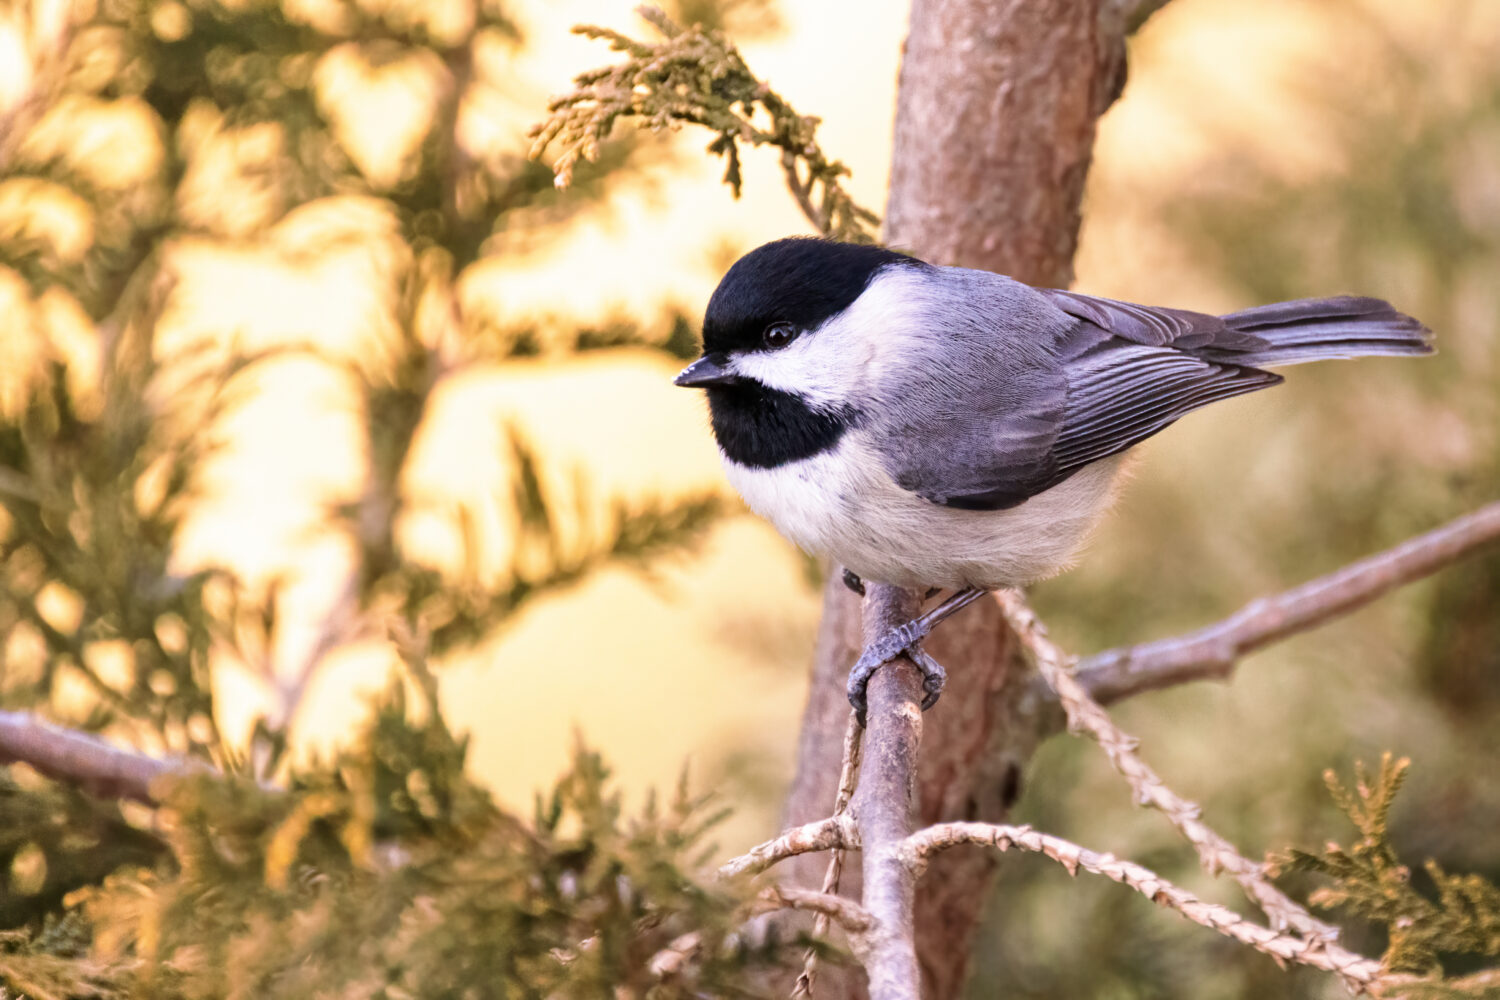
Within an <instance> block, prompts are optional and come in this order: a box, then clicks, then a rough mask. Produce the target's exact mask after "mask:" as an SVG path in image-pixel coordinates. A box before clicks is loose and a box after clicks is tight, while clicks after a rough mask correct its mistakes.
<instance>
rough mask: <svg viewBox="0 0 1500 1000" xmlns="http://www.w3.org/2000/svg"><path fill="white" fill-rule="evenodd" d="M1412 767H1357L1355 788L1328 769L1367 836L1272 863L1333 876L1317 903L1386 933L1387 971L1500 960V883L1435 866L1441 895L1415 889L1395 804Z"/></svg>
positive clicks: (1339, 797)
mask: <svg viewBox="0 0 1500 1000" xmlns="http://www.w3.org/2000/svg"><path fill="white" fill-rule="evenodd" d="M1410 766H1411V761H1409V760H1407V759H1405V758H1402V759H1401V760H1393V759H1392V757H1391V755H1390V754H1386V755H1385V756H1384V757H1382V758H1381V761H1380V770H1379V771H1377V772H1376V773H1375V774H1373V775H1372V774H1370V773H1368V771H1367V770H1366V769H1365V766H1364V764H1363V763H1356V765H1355V771H1354V773H1355V782H1354V787H1353V788H1348V787H1346V786H1345V785H1344V783H1343V782H1342V781H1341V780H1339V777H1338V775H1337V774H1335V773H1334V772H1333V771H1329V772H1327V773H1326V774H1325V775H1324V776H1323V779H1324V781H1325V782H1326V783H1327V785H1328V791H1329V793H1330V794H1331V795H1332V796H1333V800H1334V801H1335V802H1336V803H1337V804H1338V807H1339V809H1341V810H1342V811H1343V812H1344V815H1346V816H1348V817H1349V819H1350V821H1351V822H1352V823H1353V824H1354V826H1355V828H1356V829H1357V830H1358V831H1359V835H1360V839H1359V840H1357V841H1355V842H1354V843H1353V844H1352V845H1351V846H1350V847H1347V848H1345V847H1340V846H1339V845H1338V844H1337V843H1333V842H1330V843H1329V844H1328V845H1327V846H1326V847H1324V848H1323V849H1322V850H1321V851H1317V852H1308V851H1301V850H1296V849H1293V850H1290V851H1287V852H1286V853H1284V854H1282V855H1280V856H1279V857H1276V858H1273V859H1272V866H1273V869H1274V870H1276V871H1278V872H1288V871H1304V872H1312V873H1314V874H1316V875H1321V876H1324V877H1326V878H1328V879H1331V880H1332V881H1333V883H1334V884H1333V885H1331V886H1325V887H1323V888H1320V889H1318V890H1317V891H1315V892H1314V893H1313V894H1312V896H1311V897H1310V899H1311V902H1312V903H1313V904H1314V905H1315V906H1318V907H1321V908H1324V909H1329V910H1343V911H1347V912H1348V913H1350V914H1353V915H1354V916H1357V917H1359V918H1361V919H1363V920H1366V921H1369V922H1371V923H1374V924H1377V925H1378V926H1380V927H1381V928H1382V929H1384V931H1385V933H1386V937H1387V940H1388V941H1389V943H1388V944H1387V946H1386V949H1385V955H1384V956H1383V958H1382V961H1383V963H1384V965H1385V967H1386V968H1387V969H1389V970H1391V971H1392V972H1413V973H1418V974H1435V975H1441V973H1442V966H1441V964H1440V961H1439V957H1440V956H1441V955H1442V954H1443V953H1456V954H1472V955H1480V956H1486V957H1490V958H1494V957H1495V956H1497V955H1500V886H1496V885H1495V884H1494V883H1492V882H1488V881H1486V880H1485V879H1482V878H1480V877H1479V876H1477V875H1449V874H1448V873H1446V872H1444V871H1443V869H1442V868H1441V867H1440V866H1439V865H1438V864H1437V863H1436V862H1433V861H1428V862H1427V865H1426V869H1425V870H1426V874H1427V877H1428V878H1429V879H1430V880H1431V882H1432V886H1433V891H1434V895H1435V897H1436V898H1429V897H1428V896H1426V895H1424V894H1423V893H1422V892H1420V891H1419V890H1418V889H1417V887H1416V886H1415V885H1414V884H1413V880H1412V872H1411V869H1410V868H1408V867H1407V866H1406V865H1404V864H1402V863H1401V861H1400V859H1399V858H1398V857H1397V855H1396V849H1395V848H1394V847H1392V846H1391V843H1390V814H1391V802H1392V800H1393V799H1394V798H1395V797H1396V793H1397V792H1398V791H1400V790H1401V783H1402V781H1403V780H1404V779H1405V778H1406V772H1407V769H1408V768H1409V767H1410Z"/></svg>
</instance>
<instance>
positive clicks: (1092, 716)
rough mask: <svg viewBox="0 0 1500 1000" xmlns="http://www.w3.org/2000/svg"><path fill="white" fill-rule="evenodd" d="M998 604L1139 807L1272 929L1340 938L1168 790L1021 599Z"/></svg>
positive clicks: (1003, 598)
mask: <svg viewBox="0 0 1500 1000" xmlns="http://www.w3.org/2000/svg"><path fill="white" fill-rule="evenodd" d="M995 600H996V602H997V603H998V604H999V605H1000V608H1001V610H1002V611H1003V612H1004V614H1005V617H1006V620H1007V621H1008V622H1010V627H1011V628H1012V629H1014V630H1015V632H1016V635H1017V636H1018V637H1019V638H1020V640H1021V642H1022V644H1023V645H1024V646H1025V647H1026V648H1027V649H1028V650H1029V651H1030V653H1031V655H1032V658H1033V660H1035V662H1036V668H1037V671H1038V672H1039V673H1040V674H1041V675H1042V676H1043V677H1044V678H1045V679H1046V681H1047V683H1049V684H1051V685H1052V689H1053V690H1054V691H1056V692H1057V697H1058V700H1059V701H1060V702H1062V706H1063V709H1064V711H1066V712H1067V715H1068V727H1069V728H1070V729H1072V730H1074V731H1081V732H1085V733H1088V735H1089V736H1091V737H1093V738H1094V740H1095V741H1096V742H1098V744H1099V746H1100V747H1101V748H1102V749H1103V750H1104V753H1105V755H1106V756H1107V757H1109V762H1110V763H1111V764H1113V765H1114V768H1115V770H1116V771H1119V772H1120V774H1121V775H1122V776H1123V777H1124V778H1125V780H1126V781H1127V782H1129V784H1130V788H1131V791H1133V792H1134V793H1135V800H1136V802H1137V803H1138V804H1139V805H1143V806H1149V807H1151V808H1153V809H1157V810H1160V811H1161V812H1162V813H1164V814H1165V815H1166V817H1167V819H1168V820H1170V821H1171V823H1172V825H1173V826H1175V827H1176V828H1177V830H1178V832H1180V833H1181V834H1182V835H1183V837H1184V838H1186V839H1187V841H1188V843H1190V844H1192V845H1193V847H1194V848H1195V849H1196V850H1197V852H1198V858H1199V860H1200V861H1201V862H1202V864H1203V868H1204V870H1205V871H1207V872H1209V873H1210V874H1214V875H1217V874H1218V873H1219V872H1221V871H1225V872H1228V873H1229V874H1230V876H1231V877H1232V878H1233V879H1234V880H1235V881H1236V882H1238V883H1239V884H1240V887H1241V888H1242V889H1244V890H1245V895H1247V896H1249V897H1250V899H1252V900H1253V901H1254V902H1255V904H1256V905H1257V906H1259V907H1260V908H1261V909H1262V910H1263V911H1264V912H1265V914H1266V916H1268V917H1269V918H1270V919H1271V925H1272V926H1273V927H1276V928H1282V927H1290V928H1292V929H1293V930H1295V931H1297V932H1298V933H1300V934H1304V935H1307V936H1308V937H1310V938H1315V939H1320V940H1324V941H1334V940H1336V939H1337V938H1338V929H1337V928H1336V927H1333V926H1331V925H1329V924H1326V923H1324V922H1322V921H1321V920H1317V919H1315V918H1314V917H1313V916H1312V915H1311V914H1310V913H1308V912H1307V910H1305V909H1304V908H1302V907H1301V906H1299V905H1298V904H1297V903H1296V902H1294V901H1293V900H1292V899H1290V898H1289V897H1288V896H1287V895H1286V894H1285V893H1283V892H1282V891H1281V890H1280V889H1278V888H1276V887H1275V886H1274V885H1272V884H1271V880H1270V878H1269V877H1268V876H1267V875H1266V870H1265V866H1264V865H1261V864H1257V863H1256V862H1254V861H1251V860H1250V859H1249V858H1247V857H1245V856H1244V855H1242V854H1240V852H1239V851H1237V850H1236V849H1235V848H1234V845H1233V844H1231V843H1229V841H1227V840H1225V839H1224V838H1223V837H1221V836H1220V835H1219V834H1218V832H1216V831H1215V830H1214V829H1213V828H1212V827H1210V826H1209V825H1208V824H1207V823H1205V822H1203V819H1202V810H1201V809H1200V808H1199V807H1198V806H1197V804H1195V803H1193V802H1189V801H1188V800H1187V799H1184V798H1183V797H1182V796H1180V795H1178V794H1177V793H1176V792H1174V791H1172V789H1170V788H1168V787H1167V784H1166V782H1164V781H1162V780H1161V777H1160V776H1159V775H1158V774H1157V773H1156V772H1155V771H1153V770H1152V769H1151V768H1150V766H1149V765H1147V764H1146V762H1145V761H1143V760H1142V759H1141V757H1140V755H1139V754H1138V753H1137V752H1136V748H1137V747H1138V746H1139V743H1138V741H1137V740H1136V739H1135V738H1134V737H1132V736H1129V735H1127V734H1126V733H1124V732H1122V731H1121V730H1120V728H1119V727H1118V726H1116V725H1115V724H1114V722H1113V720H1111V719H1110V717H1109V713H1107V712H1105V711H1104V709H1103V708H1101V707H1100V706H1099V703H1098V702H1096V701H1094V699H1093V698H1091V697H1090V696H1089V693H1088V691H1087V690H1085V689H1084V687H1083V685H1082V684H1081V683H1079V681H1078V678H1076V677H1075V676H1074V675H1073V672H1072V671H1071V670H1069V669H1068V662H1069V658H1068V657H1067V656H1066V654H1064V653H1063V652H1062V650H1060V649H1058V648H1057V646H1056V645H1055V644H1054V643H1053V642H1052V640H1051V639H1049V638H1047V633H1046V630H1045V629H1044V628H1043V626H1042V623H1041V622H1040V621H1038V620H1037V617H1036V615H1035V614H1034V613H1033V612H1032V610H1031V608H1029V607H1028V606H1027V605H1026V602H1025V600H1024V599H1023V598H1022V597H1021V595H1020V594H1018V593H1017V592H1015V591H1013V590H1004V591H997V592H996V593H995Z"/></svg>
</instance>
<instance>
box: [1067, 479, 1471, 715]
mask: <svg viewBox="0 0 1500 1000" xmlns="http://www.w3.org/2000/svg"><path fill="white" fill-rule="evenodd" d="M1496 540H1500V503H1492V504H1489V505H1488V506H1485V507H1481V508H1480V509H1479V510H1476V511H1474V512H1473V513H1471V514H1465V515H1464V516H1463V517H1460V518H1457V519H1455V520H1453V521H1449V522H1448V523H1447V524H1445V525H1443V526H1442V527H1441V528H1436V529H1434V530H1432V531H1429V532H1427V533H1426V534H1422V535H1418V536H1417V537H1415V538H1412V539H1410V540H1408V541H1405V542H1402V543H1401V544H1400V545H1397V546H1396V547H1395V548H1393V549H1387V550H1386V551H1385V552H1382V553H1380V554H1379V555H1374V556H1370V557H1369V558H1368V559H1362V560H1360V561H1359V562H1356V563H1351V564H1350V565H1348V566H1345V567H1344V568H1343V569H1340V570H1336V571H1335V572H1333V573H1330V574H1328V575H1327V576H1323V577H1319V578H1318V579H1316V580H1312V581H1310V582H1308V583H1304V584H1302V585H1301V586H1300V587H1294V588H1292V589H1291V590H1288V591H1285V592H1284V593H1281V594H1277V595H1275V596H1273V597H1263V598H1261V599H1259V600H1256V601H1251V602H1250V603H1249V604H1247V605H1245V606H1244V607H1243V608H1241V609H1240V610H1239V611H1236V612H1235V613H1234V614H1232V615H1230V616H1229V617H1228V618H1226V619H1224V620H1223V621H1221V622H1216V623H1215V624H1213V625H1209V626H1206V627H1204V628H1201V629H1198V630H1197V631H1195V632H1189V633H1188V634H1186V635H1182V636H1176V637H1174V638H1171V639H1161V640H1158V641H1156V642H1147V643H1142V644H1140V645H1137V646H1128V647H1125V648H1123V649H1112V650H1109V651H1108V652H1104V653H1099V654H1097V655H1095V656H1090V657H1088V658H1087V659H1085V660H1083V661H1082V662H1081V663H1080V664H1079V665H1078V670H1077V678H1078V681H1079V682H1080V683H1081V684H1082V685H1083V686H1084V687H1085V688H1086V689H1087V690H1088V693H1089V694H1090V695H1091V696H1093V697H1094V698H1095V699H1097V700H1098V701H1100V702H1102V703H1104V704H1109V703H1110V702H1114V701H1119V700H1121V699H1122V698H1128V697H1130V696H1131V695H1134V694H1139V693H1141V692H1142V691H1150V690H1153V689H1155V688H1162V687H1170V686H1172V685H1174V684H1182V683H1184V682H1186V681H1193V680H1202V679H1207V678H1218V679H1223V678H1226V677H1228V676H1229V674H1230V672H1231V671H1232V670H1233V669H1234V664H1235V661H1236V660H1238V659H1239V658H1240V657H1242V656H1244V655H1246V654H1247V653H1251V652H1254V651H1255V650H1257V649H1260V648H1261V647H1263V646H1267V645H1269V644H1271V643H1273V642H1276V641H1278V640H1280V639H1285V638H1286V637H1287V636H1289V635H1294V634H1296V633H1298V632H1303V631H1306V630H1307V629H1310V628H1314V627H1316V626H1318V625H1321V624H1323V623H1324V622H1326V621H1329V620H1330V619H1333V618H1336V617H1338V616H1339V615H1344V614H1348V613H1349V612H1351V611H1354V610H1355V609H1357V608H1361V607H1364V606H1365V605H1366V604H1369V603H1370V602H1371V601H1373V600H1375V599H1376V598H1377V597H1380V596H1381V595H1383V594H1385V593H1387V592H1388V591H1391V590H1394V589H1395V588H1397V587H1400V586H1402V585H1404V584H1407V583H1411V582H1412V581H1414V580H1420V579H1421V578H1423V577H1425V576H1429V575H1431V574H1432V573H1435V572H1437V571H1438V570H1440V569H1442V568H1443V567H1445V566H1447V565H1448V564H1450V563H1452V562H1455V561H1457V560H1458V559H1461V558H1462V557H1464V556H1466V555H1468V554H1469V553H1471V552H1474V551H1476V550H1477V549H1480V548H1482V547H1483V546H1486V545H1489V544H1491V543H1493V542H1495V541H1496Z"/></svg>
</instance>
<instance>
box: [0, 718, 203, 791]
mask: <svg viewBox="0 0 1500 1000" xmlns="http://www.w3.org/2000/svg"><path fill="white" fill-rule="evenodd" d="M16 763H20V764H27V765H29V766H31V767H32V768H33V769H34V770H36V771H37V772H38V773H39V774H43V775H45V776H46V777H49V778H53V779H55V780H57V781H65V782H67V783H68V784H70V785H77V786H78V787H80V788H83V789H84V790H85V791H88V792H90V793H91V794H93V795H97V796H100V797H101V798H110V799H135V800H136V801H137V802H145V803H146V804H148V805H155V804H156V801H157V800H156V796H155V795H154V794H153V793H152V790H151V786H152V783H153V782H155V781H156V779H157V778H160V777H162V776H164V775H168V774H193V773H197V772H200V771H201V772H203V773H211V769H210V768H209V767H208V765H207V764H203V763H201V762H199V761H196V760H192V759H188V758H177V759H163V758H161V757H151V756H148V755H146V754H143V753H136V752H135V751H133V750H123V749H121V748H119V747H115V746H111V745H110V744H108V743H106V742H105V741H104V740H101V739H99V738H98V737H96V736H90V735H89V734H87V733H80V732H77V731H76V730H72V729H64V728H62V727H61V726H54V725H52V724H51V723H49V722H43V721H42V720H41V719H38V718H36V717H35V716H33V715H28V714H26V713H24V712H0V764H16Z"/></svg>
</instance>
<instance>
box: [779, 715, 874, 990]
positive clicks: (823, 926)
mask: <svg viewBox="0 0 1500 1000" xmlns="http://www.w3.org/2000/svg"><path fill="white" fill-rule="evenodd" d="M864 733H865V727H864V726H861V725H860V724H859V716H858V715H857V714H856V713H855V712H854V711H853V710H851V711H850V712H849V722H848V724H847V725H846V726H845V727H844V759H843V764H842V765H841V767H840V769H839V790H838V794H837V795H835V796H834V800H833V819H834V821H835V822H839V821H843V822H844V824H845V826H846V827H847V830H845V831H843V840H842V842H841V843H839V844H838V845H836V846H835V847H834V848H833V850H832V852H831V853H830V854H829V857H828V870H827V871H826V872H824V873H823V891H824V892H826V893H828V894H830V895H833V896H837V895H838V892H839V880H840V879H841V878H842V877H843V874H844V853H845V850H846V849H847V848H849V847H852V846H853V845H854V842H855V841H857V840H858V837H859V828H858V827H857V826H856V825H855V824H854V822H853V821H852V820H850V819H849V800H850V799H852V798H853V797H854V789H855V786H856V784H857V783H858V781H859V759H860V749H861V747H863V745H864ZM827 933H828V917H827V916H826V915H825V914H821V913H820V914H818V916H817V917H816V918H815V919H814V920H813V937H814V938H815V939H816V938H822V937H824V936H825V935H827ZM817 978H818V949H816V948H809V949H807V954H806V955H804V956H803V957H802V973H801V974H800V975H799V976H797V981H796V982H795V983H793V984H792V997H793V1000H795V998H797V997H807V996H812V990H813V983H815V982H816V981H817Z"/></svg>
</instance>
